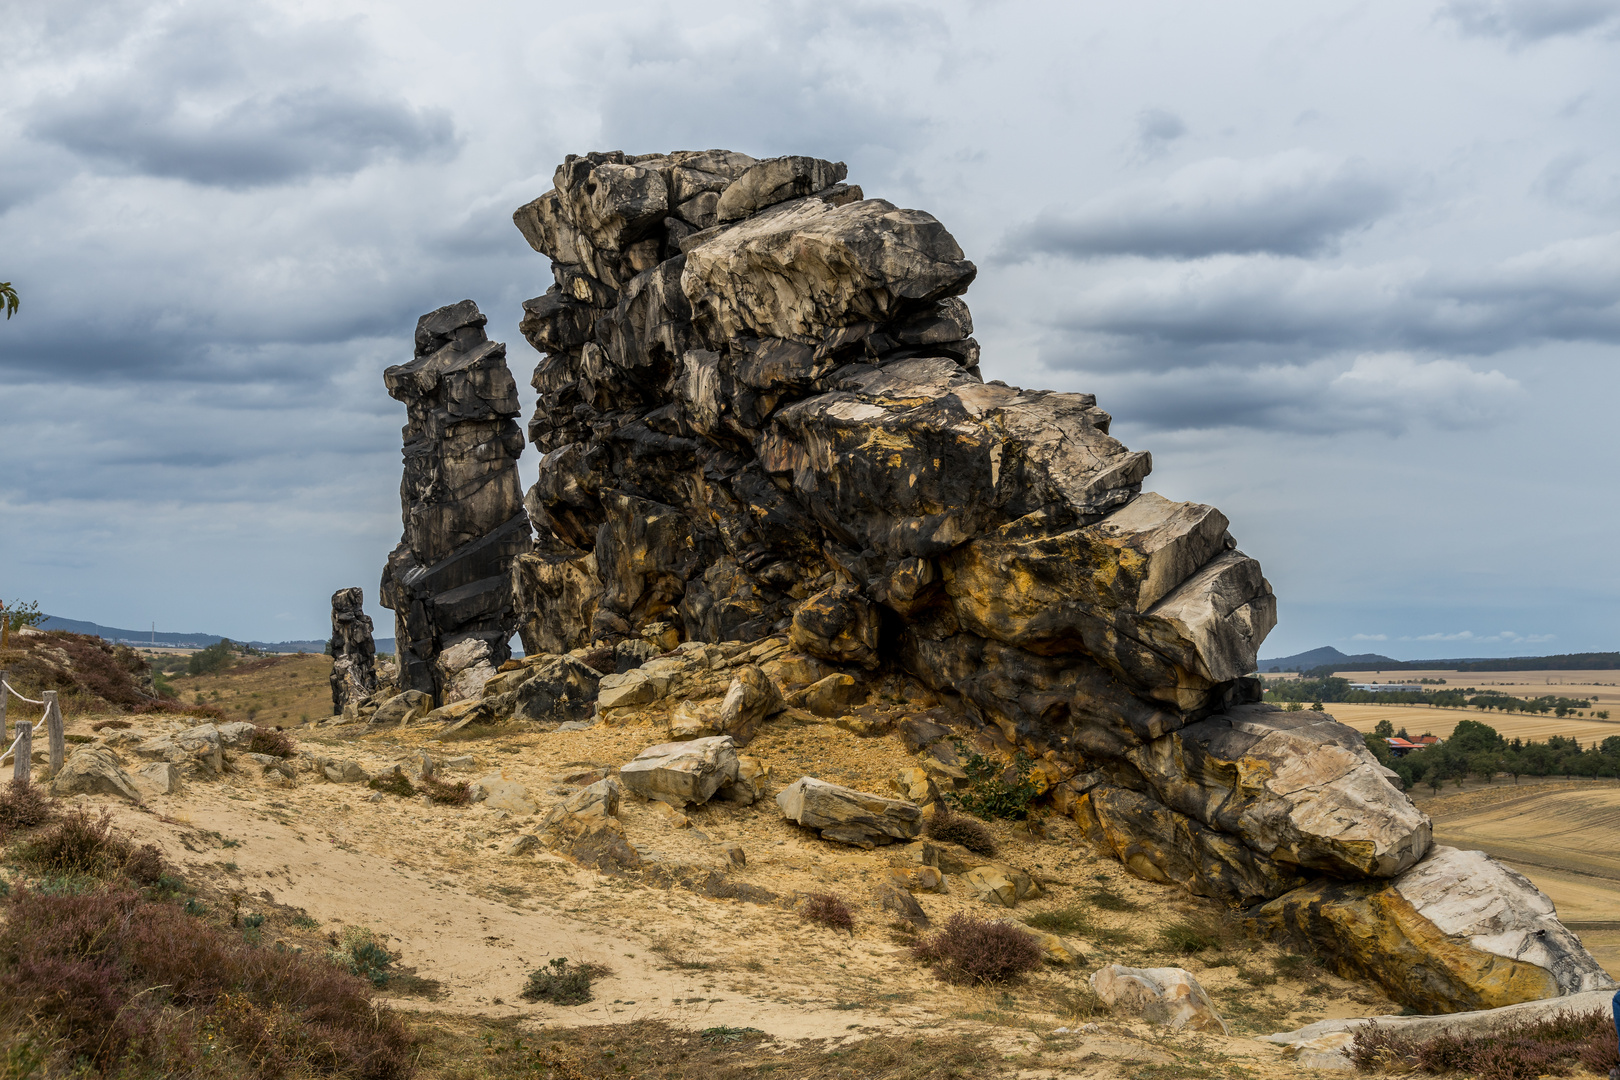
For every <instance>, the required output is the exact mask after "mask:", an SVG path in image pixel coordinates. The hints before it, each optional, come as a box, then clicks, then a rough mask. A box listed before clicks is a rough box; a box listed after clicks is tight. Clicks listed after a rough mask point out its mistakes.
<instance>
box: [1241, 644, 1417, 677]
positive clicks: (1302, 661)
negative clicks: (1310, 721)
mask: <svg viewBox="0 0 1620 1080" xmlns="http://www.w3.org/2000/svg"><path fill="white" fill-rule="evenodd" d="M1355 664H1365V665H1367V667H1366V669H1365V670H1368V671H1373V670H1376V669H1378V668H1380V667H1400V666H1401V662H1400V661H1399V660H1391V659H1390V658H1389V657H1387V656H1379V655H1378V654H1377V653H1358V654H1356V655H1355V656H1349V655H1346V654H1345V653H1342V652H1340V651H1339V650H1338V649H1335V648H1334V647H1333V646H1331V645H1324V646H1322V647H1321V648H1320V649H1312V650H1311V651H1310V652H1302V653H1295V654H1294V655H1293V656H1281V657H1278V658H1277V659H1275V660H1261V661H1260V670H1261V671H1262V672H1266V671H1270V670H1271V669H1272V668H1276V669H1277V670H1278V671H1309V670H1310V669H1312V668H1318V667H1333V668H1336V669H1337V670H1340V671H1343V670H1345V666H1346V665H1355ZM1357 670H1362V669H1360V668H1358V669H1357Z"/></svg>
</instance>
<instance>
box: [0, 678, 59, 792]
mask: <svg viewBox="0 0 1620 1080" xmlns="http://www.w3.org/2000/svg"><path fill="white" fill-rule="evenodd" d="M8 692H9V693H10V694H11V695H12V696H14V697H15V698H16V699H17V700H18V701H22V702H25V703H27V704H29V705H43V706H44V707H45V715H44V716H42V717H40V718H39V720H38V721H37V722H35V723H32V724H30V723H28V722H27V721H26V720H19V721H17V735H16V738H14V739H13V740H12V742H11V746H10V747H9V748H7V750H6V751H5V752H4V753H0V765H4V764H5V762H6V758H8V757H9V758H11V777H12V780H13V781H21V782H23V783H28V782H29V781H30V780H32V779H33V764H34V735H35V734H36V733H38V732H39V731H40V730H41V729H43V730H44V733H45V737H46V741H47V743H48V745H49V748H50V766H51V771H50V775H52V776H55V775H56V774H57V773H59V772H61V771H62V761H63V759H64V758H65V757H66V756H67V739H66V738H65V737H64V735H63V732H62V707H61V706H60V705H59V704H57V701H56V691H55V690H46V691H43V695H44V696H43V697H41V698H38V699H35V698H31V697H25V696H24V695H23V694H22V692H21V691H19V690H18V689H17V688H16V687H15V686H12V685H11V683H9V682H7V681H6V673H5V672H4V671H0V743H3V742H4V741H5V737H6V704H7V698H6V694H7V693H8Z"/></svg>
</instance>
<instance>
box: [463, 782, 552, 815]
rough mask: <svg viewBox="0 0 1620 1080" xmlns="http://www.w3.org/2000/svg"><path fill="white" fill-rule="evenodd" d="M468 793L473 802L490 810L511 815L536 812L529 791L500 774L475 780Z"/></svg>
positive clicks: (469, 786) (468, 788) (468, 787)
mask: <svg viewBox="0 0 1620 1080" xmlns="http://www.w3.org/2000/svg"><path fill="white" fill-rule="evenodd" d="M467 793H468V795H469V796H470V797H471V799H472V801H473V802H476V803H483V804H484V806H485V807H487V808H488V809H490V810H505V811H506V812H507V813H509V814H532V813H534V812H535V810H536V807H535V805H534V800H533V799H531V798H530V797H529V789H528V788H527V787H525V786H523V785H522V784H520V783H518V782H517V781H516V780H508V779H507V778H506V777H504V776H502V775H501V774H500V773H492V774H491V775H489V776H486V777H484V778H483V779H481V780H474V781H473V782H472V783H471V784H469V785H467Z"/></svg>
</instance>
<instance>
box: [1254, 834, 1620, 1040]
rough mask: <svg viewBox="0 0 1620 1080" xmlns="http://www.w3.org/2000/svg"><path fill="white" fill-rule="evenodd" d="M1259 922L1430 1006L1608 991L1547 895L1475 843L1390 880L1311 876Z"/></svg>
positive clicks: (1413, 1004) (1344, 969)
mask: <svg viewBox="0 0 1620 1080" xmlns="http://www.w3.org/2000/svg"><path fill="white" fill-rule="evenodd" d="M1253 922H1254V923H1255V926H1256V928H1257V929H1258V930H1259V931H1261V932H1262V933H1265V934H1267V935H1269V936H1271V937H1273V938H1276V939H1277V940H1280V941H1285V942H1292V943H1295V944H1296V945H1300V946H1310V947H1314V948H1316V949H1317V950H1319V951H1322V952H1325V953H1326V954H1327V955H1328V956H1329V957H1330V958H1331V959H1332V961H1333V963H1334V965H1335V966H1336V967H1337V968H1338V969H1339V971H1340V972H1341V973H1342V974H1345V975H1347V976H1359V977H1363V978H1371V979H1374V980H1376V981H1377V982H1379V983H1381V984H1382V985H1383V986H1384V987H1385V989H1386V990H1388V992H1389V994H1390V996H1391V997H1393V998H1394V999H1395V1000H1396V1001H1399V1002H1400V1003H1401V1004H1403V1005H1406V1006H1408V1007H1410V1008H1413V1009H1416V1010H1418V1011H1420V1012H1425V1013H1451V1012H1462V1011H1467V1010H1476V1009H1494V1008H1498V1007H1500V1006H1504V1005H1511V1004H1514V1003H1516V1002H1522V1001H1531V1000H1534V999H1536V998H1546V997H1557V996H1559V995H1562V994H1574V993H1581V992H1585V991H1590V990H1603V989H1612V988H1613V986H1614V985H1615V984H1614V981H1613V980H1612V979H1610V978H1609V976H1608V974H1607V973H1606V972H1604V970H1603V969H1602V968H1601V967H1600V966H1599V965H1598V963H1597V961H1596V960H1594V959H1593V958H1592V956H1591V954H1589V953H1588V952H1587V951H1586V949H1585V947H1583V946H1582V945H1581V942H1580V939H1579V938H1577V937H1575V935H1573V934H1571V933H1570V932H1569V931H1568V930H1566V929H1565V928H1564V926H1563V924H1562V923H1560V922H1559V921H1558V916H1557V914H1556V913H1555V912H1554V911H1553V905H1552V901H1551V900H1548V899H1547V897H1546V896H1545V895H1544V894H1543V893H1542V892H1541V891H1540V890H1538V889H1537V888H1536V887H1535V886H1534V885H1532V884H1531V883H1530V881H1529V880H1528V879H1527V878H1525V877H1524V876H1523V875H1522V874H1518V873H1516V872H1514V871H1513V870H1510V869H1508V868H1507V867H1505V866H1503V865H1502V864H1501V863H1499V862H1497V861H1496V860H1494V859H1492V858H1490V857H1489V856H1487V855H1486V854H1485V853H1484V852H1482V851H1458V850H1457V849H1455V848H1449V847H1444V846H1438V845H1437V846H1436V847H1434V848H1433V849H1432V851H1431V852H1430V853H1429V855H1428V857H1427V858H1425V859H1424V860H1423V861H1422V862H1420V863H1418V864H1417V865H1416V866H1414V867H1412V868H1411V869H1410V870H1408V871H1406V872H1405V873H1403V874H1401V875H1400V876H1398V877H1396V878H1394V879H1393V880H1390V881H1355V882H1343V881H1340V882H1329V881H1317V882H1313V883H1312V884H1310V885H1308V886H1305V887H1304V888H1300V889H1296V890H1294V891H1293V892H1290V893H1288V894H1286V895H1284V896H1282V897H1279V898H1278V899H1276V900H1273V901H1272V902H1271V903H1269V904H1266V905H1265V906H1264V907H1262V908H1260V909H1259V910H1258V911H1257V912H1256V913H1255V914H1254V916H1253Z"/></svg>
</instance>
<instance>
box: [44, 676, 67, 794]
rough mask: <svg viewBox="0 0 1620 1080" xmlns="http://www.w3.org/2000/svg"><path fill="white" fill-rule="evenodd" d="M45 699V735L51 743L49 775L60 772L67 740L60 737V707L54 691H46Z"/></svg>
mask: <svg viewBox="0 0 1620 1080" xmlns="http://www.w3.org/2000/svg"><path fill="white" fill-rule="evenodd" d="M41 696H42V697H43V698H44V699H45V735H46V737H47V738H48V739H50V741H51V775H52V776H55V775H56V774H57V773H59V772H61V771H62V763H63V761H64V759H66V757H67V740H66V739H64V738H63V737H62V707H61V706H60V705H58V704H57V703H56V691H55V690H47V691H45V692H44V694H42V695H41Z"/></svg>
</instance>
